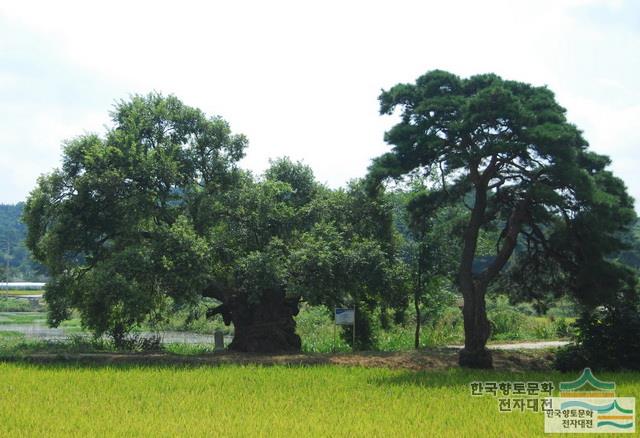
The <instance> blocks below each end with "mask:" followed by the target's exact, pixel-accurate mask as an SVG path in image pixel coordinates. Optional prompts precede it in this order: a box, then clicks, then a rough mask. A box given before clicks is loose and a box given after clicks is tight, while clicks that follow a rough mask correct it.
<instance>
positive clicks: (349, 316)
mask: <svg viewBox="0 0 640 438" xmlns="http://www.w3.org/2000/svg"><path fill="white" fill-rule="evenodd" d="M338 325H350V326H351V327H352V330H351V333H352V334H353V340H352V344H351V345H352V347H351V349H352V350H353V351H355V349H356V309H355V308H354V309H339V308H336V309H335V323H334V325H333V351H334V352H335V351H336V326H338Z"/></svg>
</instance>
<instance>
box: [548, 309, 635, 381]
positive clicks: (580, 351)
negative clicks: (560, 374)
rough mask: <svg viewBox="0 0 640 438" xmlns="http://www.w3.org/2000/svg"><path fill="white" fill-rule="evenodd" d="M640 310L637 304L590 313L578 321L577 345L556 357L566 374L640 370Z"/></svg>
mask: <svg viewBox="0 0 640 438" xmlns="http://www.w3.org/2000/svg"><path fill="white" fill-rule="evenodd" d="M639 310H640V309H638V307H637V305H634V303H628V302H620V303H618V305H617V306H611V305H610V306H602V307H599V308H597V309H594V310H586V311H585V312H584V313H583V314H582V316H581V317H580V318H579V319H578V320H577V321H576V324H575V325H576V330H577V335H576V343H575V344H573V345H570V346H569V347H567V348H565V349H564V350H563V351H562V352H561V353H559V354H558V356H557V357H556V368H558V369H559V370H562V371H566V370H572V369H578V368H583V367H587V366H588V367H591V368H593V369H610V370H616V369H621V368H622V369H635V370H637V369H640V311H639Z"/></svg>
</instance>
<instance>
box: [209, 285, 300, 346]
mask: <svg viewBox="0 0 640 438" xmlns="http://www.w3.org/2000/svg"><path fill="white" fill-rule="evenodd" d="M298 311H299V310H298V299H297V298H296V299H290V298H287V297H286V296H285V294H284V293H282V292H275V291H265V293H264V294H263V298H262V300H261V301H260V302H259V303H255V304H254V303H249V302H248V301H247V299H246V295H240V296H235V297H232V298H231V299H230V300H228V301H227V302H225V303H224V304H222V305H221V306H218V307H216V308H215V309H214V310H213V311H212V312H211V313H210V315H211V314H215V313H220V314H222V317H223V319H224V322H225V324H227V325H229V324H231V323H233V326H234V329H235V333H234V337H233V342H231V344H230V345H229V349H230V350H234V351H243V352H251V353H278V352H298V351H300V349H301V348H302V342H301V340H300V337H299V336H298V335H297V334H296V321H295V320H294V319H293V317H294V316H295V315H297V314H298Z"/></svg>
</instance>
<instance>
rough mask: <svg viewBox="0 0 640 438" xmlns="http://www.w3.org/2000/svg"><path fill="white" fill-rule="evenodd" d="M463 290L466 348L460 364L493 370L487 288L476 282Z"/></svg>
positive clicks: (461, 355)
mask: <svg viewBox="0 0 640 438" xmlns="http://www.w3.org/2000/svg"><path fill="white" fill-rule="evenodd" d="M470 286H471V287H469V288H463V290H462V294H463V296H464V307H463V309H462V314H463V316H464V348H463V349H462V350H460V355H459V358H458V363H459V364H460V366H462V367H467V368H493V359H492V356H491V352H490V351H489V350H487V348H486V345H487V340H489V336H490V335H491V326H490V324H489V319H488V318H487V309H486V305H485V294H486V286H484V287H483V286H482V285H479V284H478V283H476V282H474V283H471V285H470Z"/></svg>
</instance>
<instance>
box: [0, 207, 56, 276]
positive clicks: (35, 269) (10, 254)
mask: <svg viewBox="0 0 640 438" xmlns="http://www.w3.org/2000/svg"><path fill="white" fill-rule="evenodd" d="M23 208H24V204H23V203H18V204H15V205H6V204H0V281H7V280H8V281H41V280H44V279H45V278H46V275H45V272H44V269H43V267H42V265H40V264H39V263H37V262H36V261H34V260H33V258H32V257H31V254H30V253H29V251H28V250H27V247H26V246H25V242H24V238H25V234H26V227H25V226H24V224H23V223H22V222H21V221H20V217H21V216H22V210H23ZM7 266H8V268H9V269H8V271H7V269H6V268H7Z"/></svg>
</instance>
